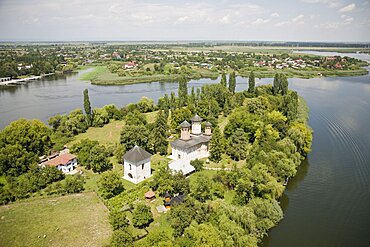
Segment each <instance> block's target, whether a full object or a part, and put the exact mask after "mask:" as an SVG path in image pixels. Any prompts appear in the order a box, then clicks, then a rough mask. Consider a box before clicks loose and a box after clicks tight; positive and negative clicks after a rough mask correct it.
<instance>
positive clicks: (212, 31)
mask: <svg viewBox="0 0 370 247" xmlns="http://www.w3.org/2000/svg"><path fill="white" fill-rule="evenodd" d="M91 40H95V41H136V40H142V41H144V40H159V41H160V40H171V41H172V40H239V41H308V42H310V41H325V42H369V41H370V0H369V1H365V0H362V1H356V0H254V1H242V0H228V1H226V0H160V1H156V0H111V1H109V0H0V41H91Z"/></svg>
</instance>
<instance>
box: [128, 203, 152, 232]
mask: <svg viewBox="0 0 370 247" xmlns="http://www.w3.org/2000/svg"><path fill="white" fill-rule="evenodd" d="M152 221H153V215H152V212H151V211H150V207H149V206H147V205H145V204H143V203H140V204H138V205H137V206H136V207H135V209H134V211H133V212H132V223H133V224H134V226H135V227H139V228H143V227H146V226H148V225H149V224H150V222H152Z"/></svg>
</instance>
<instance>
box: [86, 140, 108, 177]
mask: <svg viewBox="0 0 370 247" xmlns="http://www.w3.org/2000/svg"><path fill="white" fill-rule="evenodd" d="M108 157H109V153H108V151H107V149H106V148H105V146H103V145H98V146H94V147H93V148H92V149H91V150H90V155H89V159H88V162H89V166H90V167H91V169H92V170H93V172H98V173H101V172H104V171H107V170H109V169H112V167H113V165H112V164H111V163H110V161H109V159H108Z"/></svg>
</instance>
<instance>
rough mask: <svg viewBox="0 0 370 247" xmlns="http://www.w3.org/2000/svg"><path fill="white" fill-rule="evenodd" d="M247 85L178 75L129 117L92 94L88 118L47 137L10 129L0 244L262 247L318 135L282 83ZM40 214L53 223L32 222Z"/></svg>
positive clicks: (58, 120)
mask: <svg viewBox="0 0 370 247" xmlns="http://www.w3.org/2000/svg"><path fill="white" fill-rule="evenodd" d="M248 78H249V79H248V84H249V86H248V89H247V90H244V91H241V92H236V90H235V89H236V83H237V82H236V75H235V72H233V73H231V75H230V76H229V78H228V79H227V78H226V76H222V77H221V79H220V81H219V82H218V83H216V84H209V85H203V86H202V88H201V90H195V89H194V88H191V89H190V88H188V83H187V82H188V78H187V77H186V76H181V78H180V79H179V82H178V83H179V89H178V94H177V96H176V95H175V94H174V93H172V94H171V95H164V96H163V97H161V98H160V99H159V100H158V102H156V103H154V101H153V100H152V99H149V98H146V97H143V98H142V99H141V100H140V101H139V102H137V103H132V104H128V105H126V106H123V107H122V108H118V107H117V106H115V105H106V106H104V107H103V108H93V107H92V106H91V101H93V100H94V98H93V97H92V98H90V96H89V91H88V90H87V89H86V90H85V91H84V92H83V98H84V101H83V103H82V102H81V103H82V104H81V105H82V106H83V107H82V108H83V109H77V110H74V111H72V112H70V113H69V114H65V115H55V116H53V117H51V118H50V119H49V121H48V124H49V126H47V125H45V124H44V123H42V122H41V121H39V120H26V119H20V120H17V121H14V122H12V123H11V124H10V125H8V126H7V127H5V128H4V129H3V130H2V131H1V132H0V168H1V170H0V172H1V177H0V178H1V180H0V183H1V186H0V199H1V201H0V202H1V203H2V204H8V205H7V206H6V207H0V214H1V215H2V217H4V219H2V220H1V221H0V226H1V228H2V229H6V231H4V234H3V233H2V237H1V239H2V240H1V241H2V243H4V244H5V245H9V244H12V243H14V241H18V242H20V243H21V242H22V241H25V239H24V237H25V235H24V234H20V232H22V231H27V233H28V234H27V241H28V243H32V244H34V245H43V244H45V241H46V240H45V239H49V241H55V242H58V241H60V240H58V238H59V237H60V236H61V235H60V234H62V233H64V232H66V231H69V230H70V228H71V227H79V230H78V233H77V236H78V237H77V239H78V241H83V239H84V238H85V237H86V236H89V238H88V240H86V241H87V242H84V243H88V244H89V245H104V244H107V243H109V244H110V246H153V245H154V246H159V245H160V246H163V245H165V246H173V245H176V246H183V245H186V246H201V245H209V246H257V245H258V243H260V241H261V240H262V238H263V237H264V236H265V235H266V234H267V232H268V230H269V229H271V228H272V227H274V226H275V225H277V224H278V223H279V221H280V220H281V219H282V218H283V211H282V209H281V207H280V205H279V198H280V197H281V196H282V194H283V191H284V189H285V185H286V183H287V181H288V180H289V178H292V177H294V176H295V174H296V173H297V170H298V169H299V165H300V163H301V161H302V160H304V159H305V158H306V156H307V154H308V153H309V152H310V147H311V142H312V130H311V129H310V127H309V126H308V108H307V106H306V104H305V102H304V100H303V98H301V97H299V96H298V94H297V93H296V92H295V91H292V90H289V89H288V80H287V77H286V76H285V74H284V73H277V74H276V75H275V76H274V80H273V83H272V84H270V85H263V86H255V74H254V72H253V71H252V72H251V73H250V74H249V75H248ZM40 207H44V208H45V209H44V210H45V212H47V215H44V216H43V217H47V218H48V219H49V220H47V221H46V222H37V221H36V222H35V221H34V219H35V218H37V217H38V215H39V214H42V213H43V212H44V210H41V211H40V210H37V209H38V208H40ZM81 207H82V208H81ZM73 208H78V210H74V209H73ZM9 209H11V210H9ZM65 210H72V212H71V213H66V211H65ZM91 212H93V213H92V214H91ZM87 215H88V216H87ZM82 218H83V219H82ZM14 219H15V220H14ZM21 219H22V220H21ZM87 219H91V221H86V220H87ZM21 222H22V223H21ZM65 222H67V223H65ZM40 224H41V225H42V226H41V225H40ZM29 225H32V227H31V228H28V226H29ZM94 231H97V232H99V233H100V234H99V235H93V234H92V233H93V232H94ZM102 233H104V234H102ZM63 236H64V240H63V241H64V243H65V244H70V243H76V242H75V241H76V239H75V238H76V237H73V235H63ZM14 239H16V240H14ZM81 243H82V242H81Z"/></svg>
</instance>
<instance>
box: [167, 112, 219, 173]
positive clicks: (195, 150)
mask: <svg viewBox="0 0 370 247" xmlns="http://www.w3.org/2000/svg"><path fill="white" fill-rule="evenodd" d="M202 120H203V119H202V118H201V117H199V116H198V115H195V116H194V117H193V118H192V119H191V123H192V124H190V123H188V122H187V121H186V120H185V121H184V122H182V123H181V124H180V128H181V136H180V138H179V139H177V140H175V141H173V142H171V143H170V144H171V148H172V154H171V156H170V158H171V159H172V160H173V161H172V162H171V163H170V164H169V168H170V169H171V170H172V171H175V172H180V171H181V172H182V173H183V174H184V175H188V174H191V173H192V172H194V171H195V168H194V167H193V166H192V165H190V161H191V160H195V159H201V158H206V157H208V156H209V141H210V140H211V137H212V136H211V134H212V133H211V127H212V124H211V123H209V122H206V123H205V124H204V126H205V130H204V133H202ZM190 128H191V133H190Z"/></svg>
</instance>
